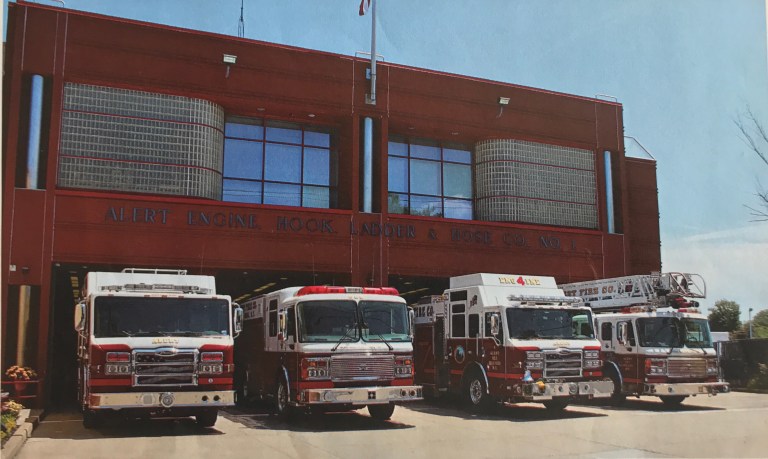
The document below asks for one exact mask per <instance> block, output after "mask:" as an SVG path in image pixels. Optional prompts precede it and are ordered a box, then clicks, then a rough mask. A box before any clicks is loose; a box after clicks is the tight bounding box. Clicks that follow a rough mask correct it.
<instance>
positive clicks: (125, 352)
mask: <svg viewBox="0 0 768 459" xmlns="http://www.w3.org/2000/svg"><path fill="white" fill-rule="evenodd" d="M242 317H243V313H242V309H240V308H239V307H238V306H237V305H234V306H233V304H232V302H231V300H230V297H229V296H226V295H218V294H217V293H216V284H215V280H214V278H213V277H211V276H199V275H187V274H186V271H183V270H162V269H137V268H128V269H124V270H123V271H122V272H89V273H88V274H87V275H86V278H85V283H84V286H83V300H82V301H80V303H78V304H77V305H76V306H75V329H76V331H77V333H78V350H77V355H78V361H79V367H78V379H79V384H78V399H79V402H80V404H81V407H82V409H83V424H84V425H85V426H86V427H93V426H94V425H95V424H97V423H98V421H99V418H100V417H101V416H104V415H107V414H120V415H123V416H126V417H142V418H144V417H156V416H163V417H166V416H173V417H176V416H195V417H196V419H197V423H198V424H199V425H201V426H205V427H210V426H213V425H214V424H215V423H216V418H217V416H218V410H219V408H222V407H225V406H231V405H233V404H234V389H233V385H232V379H233V374H234V338H235V337H236V336H237V334H238V333H239V332H240V329H241V328H242Z"/></svg>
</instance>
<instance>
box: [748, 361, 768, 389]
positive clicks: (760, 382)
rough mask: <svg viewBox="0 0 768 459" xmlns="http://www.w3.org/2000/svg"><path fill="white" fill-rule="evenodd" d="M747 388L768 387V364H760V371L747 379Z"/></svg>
mask: <svg viewBox="0 0 768 459" xmlns="http://www.w3.org/2000/svg"><path fill="white" fill-rule="evenodd" d="M747 389H768V365H766V364H764V363H760V364H758V373H757V375H755V376H753V377H752V378H751V379H750V380H749V381H747Z"/></svg>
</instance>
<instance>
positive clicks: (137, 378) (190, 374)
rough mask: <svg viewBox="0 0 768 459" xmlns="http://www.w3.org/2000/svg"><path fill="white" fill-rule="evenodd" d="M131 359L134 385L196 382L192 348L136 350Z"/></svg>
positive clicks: (184, 384) (195, 358)
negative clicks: (133, 370)
mask: <svg viewBox="0 0 768 459" xmlns="http://www.w3.org/2000/svg"><path fill="white" fill-rule="evenodd" d="M133 361H134V362H135V365H134V369H135V373H134V385H135V386H193V385H196V384H197V374H196V371H195V369H196V367H197V352H196V351H194V350H177V349H162V350H156V349H153V350H146V351H143V350H137V351H134V356H133Z"/></svg>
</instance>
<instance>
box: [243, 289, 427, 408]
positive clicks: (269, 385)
mask: <svg viewBox="0 0 768 459" xmlns="http://www.w3.org/2000/svg"><path fill="white" fill-rule="evenodd" d="M243 309H244V310H245V324H244V327H243V328H244V330H243V335H242V336H241V337H240V339H239V340H238V344H237V352H236V354H237V355H236V362H237V366H238V383H237V384H238V396H242V397H243V398H244V399H248V398H262V399H263V398H270V399H273V400H274V403H275V408H276V411H277V414H278V415H279V416H281V417H288V416H289V415H290V414H291V413H292V412H295V411H298V410H305V411H306V410H309V411H312V412H325V411H345V410H350V409H357V408H361V407H363V406H367V407H368V412H369V413H370V415H371V417H373V418H376V419H381V420H386V419H389V418H390V417H391V416H392V413H393V411H394V409H395V403H400V402H409V401H414V400H420V399H421V387H420V386H415V385H414V384H413V344H412V326H411V323H412V321H411V314H409V311H408V307H407V305H406V303H405V300H403V299H402V298H401V297H400V296H398V292H397V290H395V289H394V288H389V287H382V288H372V287H371V288H369V287H362V288H361V287H335V286H306V287H291V288H286V289H282V290H278V291H275V292H272V293H269V294H266V295H262V296H259V297H256V298H253V299H251V300H249V301H247V302H245V303H244V304H243ZM241 371H242V373H240V372H241Z"/></svg>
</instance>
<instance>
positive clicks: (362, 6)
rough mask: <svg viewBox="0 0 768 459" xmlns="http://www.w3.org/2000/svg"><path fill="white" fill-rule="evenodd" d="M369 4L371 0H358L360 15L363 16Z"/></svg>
mask: <svg viewBox="0 0 768 459" xmlns="http://www.w3.org/2000/svg"><path fill="white" fill-rule="evenodd" d="M370 6H371V0H360V12H359V14H360V16H365V13H366V11H368V8H369V7H370Z"/></svg>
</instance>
